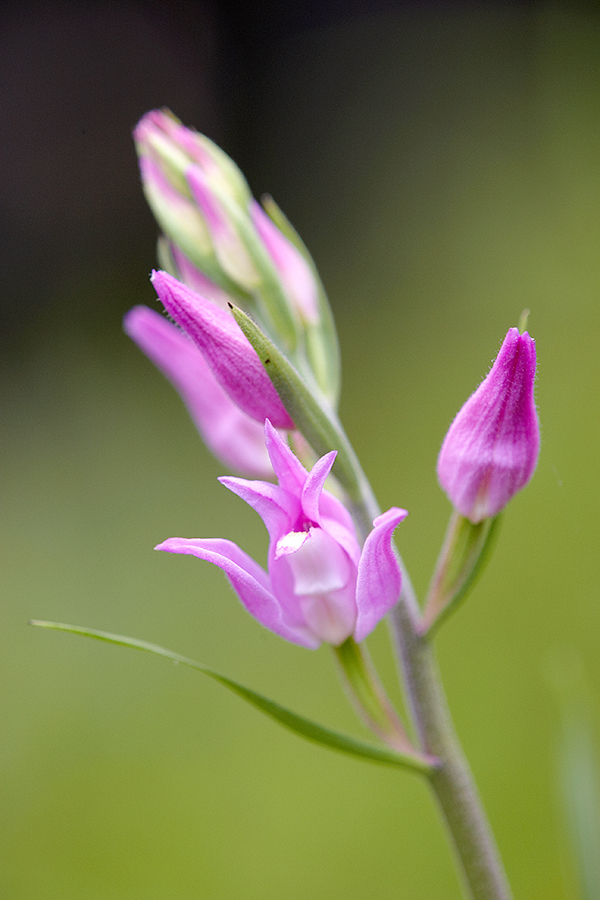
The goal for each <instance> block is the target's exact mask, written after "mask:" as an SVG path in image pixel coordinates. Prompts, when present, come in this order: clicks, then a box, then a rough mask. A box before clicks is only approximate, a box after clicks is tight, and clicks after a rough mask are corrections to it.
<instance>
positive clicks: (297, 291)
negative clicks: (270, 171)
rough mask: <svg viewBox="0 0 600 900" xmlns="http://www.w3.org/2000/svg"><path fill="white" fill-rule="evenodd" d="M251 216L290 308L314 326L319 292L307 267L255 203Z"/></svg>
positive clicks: (317, 315)
mask: <svg viewBox="0 0 600 900" xmlns="http://www.w3.org/2000/svg"><path fill="white" fill-rule="evenodd" d="M250 212H251V215H252V220H253V222H254V226H255V228H256V230H257V231H258V234H259V236H260V238H261V240H262V242H263V244H264V245H265V247H266V248H267V251H268V252H269V255H270V256H271V259H272V260H273V264H274V265H275V268H276V269H277V272H278V274H279V277H280V279H281V283H282V284H283V287H284V290H285V292H286V294H287V296H288V299H289V300H290V302H291V305H292V307H294V308H295V309H296V310H297V312H298V313H299V314H300V316H301V317H302V318H303V319H304V320H305V321H306V322H309V323H310V324H314V323H317V322H318V321H319V300H318V297H319V291H318V287H317V283H316V281H315V277H314V275H313V273H312V271H311V268H310V266H309V264H308V263H307V261H306V260H305V258H304V257H303V256H302V254H301V253H300V251H299V250H298V249H297V248H296V247H294V245H293V244H292V243H291V242H290V241H289V240H288V239H287V238H286V237H285V235H284V234H282V233H281V231H280V230H279V228H278V227H277V226H276V225H275V223H274V222H273V221H272V220H271V219H270V218H269V216H268V215H267V214H266V213H265V211H264V210H263V209H262V207H261V206H259V204H258V203H257V202H256V200H253V201H252V202H251V204H250Z"/></svg>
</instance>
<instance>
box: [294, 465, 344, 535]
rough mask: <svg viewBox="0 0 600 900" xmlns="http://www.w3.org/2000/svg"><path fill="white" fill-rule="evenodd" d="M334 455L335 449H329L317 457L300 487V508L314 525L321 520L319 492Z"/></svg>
mask: <svg viewBox="0 0 600 900" xmlns="http://www.w3.org/2000/svg"><path fill="white" fill-rule="evenodd" d="M336 456H337V451H336V450H331V451H330V452H329V453H326V454H325V456H322V457H321V458H320V459H318V460H317V461H316V463H315V464H314V466H313V467H312V469H311V470H310V472H309V474H308V478H307V479H306V481H305V482H304V487H303V488H302V509H303V510H304V514H305V516H306V518H307V519H308V520H309V521H310V522H314V523H315V524H316V525H319V524H320V522H321V512H320V509H319V501H320V499H321V492H322V491H323V486H324V484H325V481H326V479H327V476H328V475H329V473H330V472H331V467H332V466H333V464H334V462H335V458H336Z"/></svg>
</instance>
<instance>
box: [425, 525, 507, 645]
mask: <svg viewBox="0 0 600 900" xmlns="http://www.w3.org/2000/svg"><path fill="white" fill-rule="evenodd" d="M499 518H500V517H499V516H496V517H495V518H493V519H484V520H483V521H482V522H477V523H476V524H473V522H470V521H469V519H466V518H465V517H464V516H462V515H461V514H460V513H459V512H458V510H454V512H453V513H452V515H451V516H450V522H449V525H448V530H447V531H446V537H445V538H444V543H443V545H442V549H441V551H440V555H439V559H438V561H437V564H436V567H435V572H434V574H433V578H432V581H431V587H430V588H429V592H428V595H427V599H426V601H425V611H424V613H423V618H422V620H421V623H420V626H419V631H420V633H421V634H429V635H430V636H431V635H432V634H433V632H434V631H437V629H438V628H439V626H440V625H441V623H442V622H443V621H444V620H445V619H446V618H447V616H448V615H450V613H451V612H454V610H455V609H456V608H457V606H458V605H459V603H460V602H461V601H462V600H464V598H465V596H466V594H467V592H468V590H469V588H470V587H471V586H472V585H473V583H474V582H475V579H476V578H477V576H478V574H479V572H480V571H481V568H482V566H483V563H484V562H485V561H486V559H487V557H488V556H489V551H490V547H491V545H492V543H493V538H494V537H495V534H496V530H497V525H498V521H499Z"/></svg>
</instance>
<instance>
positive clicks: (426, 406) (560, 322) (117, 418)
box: [0, 0, 600, 900]
mask: <svg viewBox="0 0 600 900" xmlns="http://www.w3.org/2000/svg"><path fill="white" fill-rule="evenodd" d="M1 25H2V27H1V29H0V80H1V82H2V84H3V90H2V98H1V100H0V114H1V118H2V121H3V126H4V127H3V136H2V139H1V141H2V146H1V148H0V162H1V163H2V172H3V175H2V184H1V186H0V191H1V196H0V214H1V229H2V232H1V237H2V254H3V257H4V261H3V266H2V273H1V276H0V288H1V296H0V303H1V305H2V318H3V327H2V338H1V346H2V362H1V364H0V366H1V372H0V374H1V379H2V381H1V384H2V392H1V399H0V403H1V414H0V422H1V426H0V427H1V429H2V457H3V461H2V478H1V486H0V491H1V495H2V496H1V514H2V518H1V528H2V538H1V542H0V546H1V552H2V638H1V642H2V643H1V655H0V672H1V674H2V691H1V695H0V707H1V721H2V740H1V744H0V767H1V784H0V791H1V795H0V828H1V831H2V835H1V840H0V847H1V848H2V849H1V850H0V855H1V857H2V864H1V866H0V894H1V896H2V897H3V898H4V897H6V898H7V900H31V898H40V900H55V898H56V900H69V898H77V900H82V898H85V900H125V898H127V900H142V898H143V900H179V898H180V900H192V898H194V900H204V898H210V900H225V898H232V897H240V898H248V900H253V898H257V900H258V898H260V900H279V898H282V897H285V898H289V900H296V898H297V900H300V898H302V900H309V898H314V900H317V898H319V900H320V898H331V900H337V898H342V897H343V898H345V900H359V898H364V897H374V898H378V900H388V898H390V900H391V898H397V897H402V898H405V900H421V898H423V900H430V898H448V900H455V898H459V897H460V891H459V888H458V885H457V882H456V877H455V873H454V870H453V863H452V860H451V857H450V855H449V852H448V849H447V846H446V842H445V837H444V834H443V832H442V828H441V826H440V824H439V822H438V818H437V814H436V811H435V808H434V805H433V802H432V800H431V798H430V796H429V795H428V792H427V791H426V788H425V785H424V784H422V783H421V782H420V781H419V780H418V779H417V778H416V777H415V776H412V775H410V774H403V773H398V772H394V771H391V770H390V771H388V770H386V769H385V768H379V767H377V766H371V765H369V764H367V763H360V762H354V761H352V760H350V759H346V758H343V757H341V756H337V755H336V754H334V753H330V752H328V751H326V750H323V749H320V748H318V747H314V746H312V745H310V744H308V743H306V742H303V741H301V740H300V739H298V738H296V737H294V736H293V735H290V734H288V733H287V732H285V731H283V730H282V729H280V728H279V727H278V726H276V725H275V724H273V723H272V722H270V721H269V720H267V719H265V718H264V717H261V716H260V714H258V713H257V712H254V711H253V710H251V709H250V708H247V707H246V706H245V705H244V704H243V703H242V702H241V701H239V700H238V699H236V698H234V697H232V696H230V695H229V694H227V693H226V692H224V691H223V690H222V689H221V688H219V687H218V686H217V685H215V684H213V683H212V682H209V681H207V680H205V679H203V678H202V677H201V676H199V675H197V674H196V673H193V672H191V671H186V670H183V669H180V668H177V667H174V666H172V665H171V664H169V663H167V662H163V661H161V660H157V659H155V658H152V657H146V656H144V655H142V654H135V653H133V652H132V651H128V650H124V649H120V648H113V647H107V646H102V645H97V644H95V643H94V642H89V641H85V640H82V639H78V638H76V637H73V636H69V635H63V634H53V633H48V632H41V631H36V630H34V629H32V628H28V627H27V624H26V623H27V620H28V619H30V618H44V619H46V618H47V619H55V620H59V621H64V622H73V623H75V624H83V625H89V626H91V627H96V628H100V629H105V630H110V631H115V632H120V633H124V634H130V635H133V636H137V637H140V638H144V639H146V640H150V641H154V642H156V643H160V644H163V645H164V646H166V647H169V648H171V649H173V650H176V651H178V652H180V653H183V654H187V655H189V656H192V657H194V658H196V659H199V660H201V661H203V662H205V663H207V664H208V665H212V666H214V667H215V668H216V669H218V670H220V671H222V672H224V673H227V674H229V675H231V676H232V677H234V678H237V679H239V680H240V681H242V682H244V683H246V684H248V685H250V686H252V687H254V688H255V689H257V690H259V691H263V692H264V693H266V694H267V695H268V696H271V697H273V698H274V699H277V700H279V701H280V702H282V703H284V704H286V705H289V706H290V707H292V708H294V709H296V710H298V711H299V712H303V713H305V714H307V715H309V716H312V717H314V718H316V719H318V720H319V721H323V722H324V723H329V724H331V725H333V726H337V727H339V728H342V729H344V730H347V731H350V732H352V733H356V734H362V731H361V726H360V725H359V724H358V723H356V722H355V721H354V716H353V713H352V711H351V710H350V708H349V707H348V706H347V704H346V702H345V700H344V697H343V695H342V692H341V689H340V687H339V685H338V683H337V682H336V675H335V671H334V667H333V664H332V660H331V658H330V655H329V653H328V651H327V649H326V648H322V649H321V650H319V651H317V652H316V653H311V652H308V651H305V650H303V649H301V648H298V647H294V646H291V645H287V644H285V643H284V642H283V641H281V640H279V639H278V638H276V637H275V636H273V635H271V634H269V633H267V632H266V631H264V630H263V629H261V628H260V627H259V626H258V625H257V624H256V623H254V622H253V621H252V620H251V619H250V617H249V616H247V614H246V613H245V612H244V611H243V610H242V608H241V607H240V605H239V604H238V602H237V600H236V599H235V597H234V595H233V593H232V592H231V590H229V589H228V587H227V585H226V584H225V582H224V579H223V577H222V574H221V573H220V572H219V571H217V570H216V569H214V568H213V567H211V566H209V565H205V564H202V563H199V562H198V561H197V560H193V559H191V558H182V557H175V556H168V555H166V554H156V553H153V551H152V547H153V546H154V544H156V543H157V542H158V541H160V540H163V539H164V538H166V537H169V536H171V535H184V536H190V537H191V536H223V537H228V538H231V539H233V540H236V541H238V542H239V543H240V544H241V545H242V546H243V547H244V548H245V549H246V550H248V551H249V552H251V553H254V554H256V555H257V556H258V558H260V559H264V556H265V552H266V539H265V534H264V533H263V529H262V525H261V524H260V522H259V520H258V518H257V517H256V516H255V515H254V514H253V513H252V512H251V511H250V510H249V509H247V508H246V507H245V506H244V504H243V503H241V501H239V500H238V499H237V498H235V497H233V496H232V495H231V494H229V493H228V492H227V491H225V490H224V489H223V488H222V487H220V485H219V484H218V483H217V481H216V477H217V475H219V474H221V467H220V466H219V464H218V463H216V462H215V461H214V460H213V459H212V457H210V456H209V454H208V453H207V452H206V451H205V450H204V448H203V447H202V445H201V443H200V441H199V439H198V437H197V435H196V433H195V432H194V430H193V427H192V425H191V423H190V422H189V421H188V419H187V417H186V413H185V411H184V409H183V406H182V404H181V403H180V401H179V399H178V398H177V396H176V395H175V394H174V392H173V391H172V389H171V387H170V386H169V385H168V384H167V383H166V382H164V381H163V380H162V379H161V376H160V375H159V374H158V373H157V372H156V371H155V370H153V368H152V366H151V365H150V364H149V363H148V362H147V361H146V360H145V359H144V358H143V357H142V355H141V354H140V353H139V351H138V350H137V349H136V348H135V347H134V346H133V344H131V343H130V342H129V341H128V339H127V338H126V337H125V336H124V335H123V334H122V332H121V325H120V320H121V316H122V314H123V313H124V312H125V311H126V309H128V308H129V307H130V306H131V305H133V304H134V303H139V302H147V303H149V304H152V303H153V302H154V301H153V292H152V291H151V289H150V286H149V283H148V280H147V273H148V272H149V270H150V269H151V267H152V266H153V264H154V241H155V237H156V232H155V226H154V224H153V222H152V219H151V217H150V215H149V213H148V212H147V211H146V210H145V208H144V203H143V200H142V198H141V192H140V190H139V179H138V175H137V168H136V161H135V156H134V153H133V147H132V144H131V140H130V132H131V129H132V127H133V126H134V124H135V122H136V120H137V119H138V118H139V116H141V115H142V114H143V113H144V112H145V111H146V109H148V108H152V107H154V106H159V105H168V106H170V107H171V108H172V109H173V110H174V111H175V112H176V113H177V114H178V115H179V116H180V117H181V118H182V119H183V120H184V121H185V122H186V123H187V124H190V125H195V126H196V127H198V129H200V130H202V131H205V132H206V133H208V134H209V135H210V136H211V137H213V138H214V139H216V140H217V141H219V142H221V143H222V144H223V146H224V147H225V149H226V150H227V151H228V152H229V153H230V154H231V155H232V156H233V157H234V158H235V159H236V160H237V161H238V162H239V164H240V165H241V166H242V168H243V169H244V170H245V172H246V174H247V176H248V178H249V181H250V184H251V186H252V188H253V190H254V191H255V193H257V194H260V193H262V192H264V191H269V192H271V193H272V194H273V195H274V196H275V198H276V200H277V201H278V203H279V204H280V205H281V206H282V208H283V209H284V210H285V211H286V213H287V214H288V215H289V217H290V219H291V220H292V221H293V222H294V224H295V225H296V227H297V228H298V229H299V231H300V233H301V234H302V235H303V237H304V239H305V241H306V243H307V244H308V246H309V248H310V249H311V251H312V252H313V254H314V256H315V259H316V261H317V263H318V265H319V267H320V271H321V274H322V276H323V279H324V281H325V284H326V286H327V289H328V292H329V296H330V299H331V302H332V306H333V308H334V312H335V315H336V319H337V323H338V328H339V334H340V340H341V345H342V352H343V361H344V392H343V401H342V414H343V419H344V422H345V424H346V428H347V431H348V433H349V435H350V437H351V439H352V440H353V441H354V443H355V446H356V448H357V450H358V452H359V455H360V456H361V458H362V460H363V462H364V465H365V468H366V470H367V472H368V473H369V475H370V477H371V479H372V482H373V485H374V487H375V489H376V492H377V494H378V497H379V499H380V502H381V504H382V506H383V507H387V506H388V505H391V504H398V505H401V506H405V507H407V508H408V509H409V510H410V516H409V518H408V520H407V521H406V522H405V523H404V524H403V525H402V526H401V528H400V529H399V530H398V538H399V545H400V548H401V551H402V553H403V555H404V557H405V560H406V562H407V564H408V566H409V568H410V570H411V573H412V574H413V578H414V581H415V583H416V586H417V588H418V590H419V592H420V593H421V594H422V593H423V592H424V590H425V588H426V585H427V582H428V578H429V574H430V572H431V569H432V566H433V563H434V560H435V557H436V554H437V550H438V547H439V544H440V541H441V539H442V536H443V533H444V530H445V526H446V522H447V518H448V514H449V504H448V501H447V500H446V498H445V497H444V495H443V494H442V493H441V491H440V490H439V488H438V487H437V485H436V478H435V462H436V457H437V452H438V449H439V446H440V444H441V441H442V439H443V437H444V434H445V431H446V428H447V426H448V424H449V423H450V421H451V419H452V417H453V415H454V414H455V412H456V411H457V409H458V408H459V406H460V405H461V404H462V402H463V401H464V400H465V399H466V398H467V396H468V395H469V393H470V392H471V391H472V390H473V389H474V388H475V387H476V385H477V384H478V383H479V381H480V379H481V378H482V377H483V375H484V374H485V373H486V371H487V369H488V367H489V365H490V362H491V360H492V358H493V357H494V355H495V353H496V352H497V349H498V347H499V345H500V342H501V340H502V338H503V336H504V334H505V332H506V330H507V329H508V328H509V327H510V326H511V325H515V324H516V322H517V319H518V317H519V314H520V313H521V311H522V309H523V308H524V307H529V308H530V309H531V317H530V331H531V333H532V334H533V335H534V336H535V338H536V339H537V348H538V360H539V370H538V372H539V374H538V386H537V402H538V406H539V411H540V417H541V422H542V452H541V457H540V462H539V466H538V470H537V473H536V475H535V478H534V480H533V482H532V483H531V485H530V486H529V487H528V488H527V490H526V491H525V492H524V493H523V494H521V495H520V496H519V497H518V498H517V499H516V500H515V501H514V502H513V503H512V504H511V506H510V508H509V509H508V510H507V512H506V514H505V517H504V523H503V528H502V532H501V535H500V541H499V544H498V547H497V549H496V552H495V554H494V557H493V559H492V561H491V563H490V564H489V566H488V569H487V570H486V572H485V573H484V576H483V578H482V579H481V580H480V582H479V583H478V585H477V587H476V589H475V591H474V592H473V594H472V596H471V597H470V598H469V600H468V602H467V603H466V605H465V606H464V607H463V608H462V609H461V610H460V611H459V612H458V613H457V615H456V616H455V617H454V618H453V619H452V620H451V621H450V622H449V623H448V624H447V625H446V626H445V627H444V629H443V630H442V633H441V634H440V636H439V639H438V647H439V657H440V662H441V666H442V671H443V675H444V680H445V684H446V687H447V691H448V695H449V698H450V702H451V705H452V708H453V711H454V715H455V718H456V724H457V728H458V731H459V734H460V736H461V738H462V740H463V743H464V747H465V750H466V752H467V755H468V757H469V759H470V761H471V764H472V767H473V770H474V773H475V776H476V779H477V781H478V785H479V787H480V790H481V793H482V796H483V799H484V803H485V805H486V808H487V810H488V813H489V816H490V819H491V822H492V824H493V826H494V829H495V831H496V835H497V839H498V842H499V845H500V848H501V850H502V854H503V857H504V860H505V863H506V866H507V870H508V874H509V877H510V879H511V882H512V885H513V889H514V891H515V896H516V897H518V898H519V897H520V898H525V897H526V898H529V900H538V898H539V900H554V898H561V900H562V898H569V900H574V898H576V897H577V896H578V895H577V887H576V878H575V872H574V865H573V861H572V859H571V856H570V850H569V844H568V841H567V839H566V830H565V825H564V817H563V813H562V810H561V803H560V793H559V787H558V783H559V779H558V775H557V768H558V765H557V747H558V746H559V743H560V739H561V738H560V729H561V717H560V710H559V702H558V700H557V697H556V696H555V689H554V688H553V683H554V681H555V676H556V672H557V671H558V670H560V667H561V665H562V662H561V660H562V659H563V658H564V657H570V656H573V655H574V656H575V657H576V658H577V659H578V660H579V664H580V665H581V668H582V670H583V671H584V673H585V678H586V679H587V685H588V688H587V691H588V693H587V696H588V697H589V698H590V699H589V700H588V709H589V711H590V712H591V714H592V716H593V717H594V718H595V725H594V729H595V731H593V735H592V736H593V739H594V740H595V741H596V746H597V738H598V730H597V729H598V722H600V704H599V697H600V670H599V664H598V658H599V654H598V643H599V639H600V611H599V600H600V597H599V580H600V579H599V574H598V538H599V535H600V531H599V526H598V519H599V513H600V491H599V483H600V454H599V449H598V448H599V443H600V427H599V422H600V417H599V409H598V406H599V397H600V363H599V358H600V357H599V349H598V347H599V337H600V304H599V289H600V255H599V252H598V251H599V247H600V15H599V13H598V11H597V8H596V7H595V6H593V5H577V4H574V3H537V4H520V3H492V2H489V3H487V2H486V3H480V4H476V3H475V4H465V3H455V4H441V3H439V4H435V3H414V4H408V3H392V2H388V3H384V2H372V3H367V2H366V0H365V2H360V0H355V2H350V3H348V4H344V5H343V9H341V6H340V4H337V3H334V2H331V3H326V2H325V3H320V4H317V3H316V2H312V3H304V4H297V5H294V4H292V5H291V6H290V7H288V8H286V9H285V10H284V9H283V8H282V7H281V5H280V4H276V3H269V2H257V3H254V4H252V5H248V6H246V5H244V7H243V8H242V9H241V10H238V11H237V12H236V11H234V9H233V5H231V6H230V5H229V4H228V3H209V2H206V3H191V2H183V3H180V4H177V5H174V6H172V7H168V6H166V5H163V4H161V3H148V4H144V5H141V4H136V3H133V2H132V3H122V4H114V3H110V4H109V3H97V4H90V5H87V4H64V3H60V4H59V3H47V4H45V5H44V6H42V5H39V4H34V3H31V4H28V3H19V4H15V5H13V6H5V7H4V11H3V13H2V22H1ZM369 646H370V647H371V650H372V652H373V654H374V656H375V657H376V659H377V661H378V663H379V664H380V666H381V670H382V672H383V673H384V675H385V677H386V679H387V681H388V683H389V685H390V689H391V690H392V691H394V690H395V689H394V674H393V662H392V660H391V658H390V653H389V649H388V640H387V634H386V629H385V626H383V625H381V626H379V628H378V629H377V631H376V632H375V633H374V635H373V636H372V637H371V638H370V639H369Z"/></svg>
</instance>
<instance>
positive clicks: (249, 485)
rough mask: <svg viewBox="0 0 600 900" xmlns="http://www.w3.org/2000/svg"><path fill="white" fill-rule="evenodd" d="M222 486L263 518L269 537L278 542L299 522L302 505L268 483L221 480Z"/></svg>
mask: <svg viewBox="0 0 600 900" xmlns="http://www.w3.org/2000/svg"><path fill="white" fill-rule="evenodd" d="M219 481H220V482H221V484H224V485H225V487H226V488H229V490H230V491H232V492H233V493H234V494H237V496H238V497H241V498H242V500H244V501H245V502H246V503H247V504H248V506H251V507H252V509H254V510H256V512H257V513H258V515H259V516H260V517H261V519H262V520H263V522H264V523H265V526H266V528H267V531H268V532H269V537H270V538H271V540H272V541H277V540H279V538H280V537H281V535H282V534H285V533H286V532H287V531H289V530H290V529H291V528H292V527H293V524H294V522H295V521H296V520H297V518H298V515H299V512H300V504H299V503H298V501H297V500H296V498H295V497H293V496H292V495H291V494H289V493H288V492H287V491H285V490H284V489H283V488H281V487H279V486H278V485H276V484H270V483H269V482H268V481H246V480H245V479H243V478H230V477H228V476H224V477H222V478H219Z"/></svg>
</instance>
